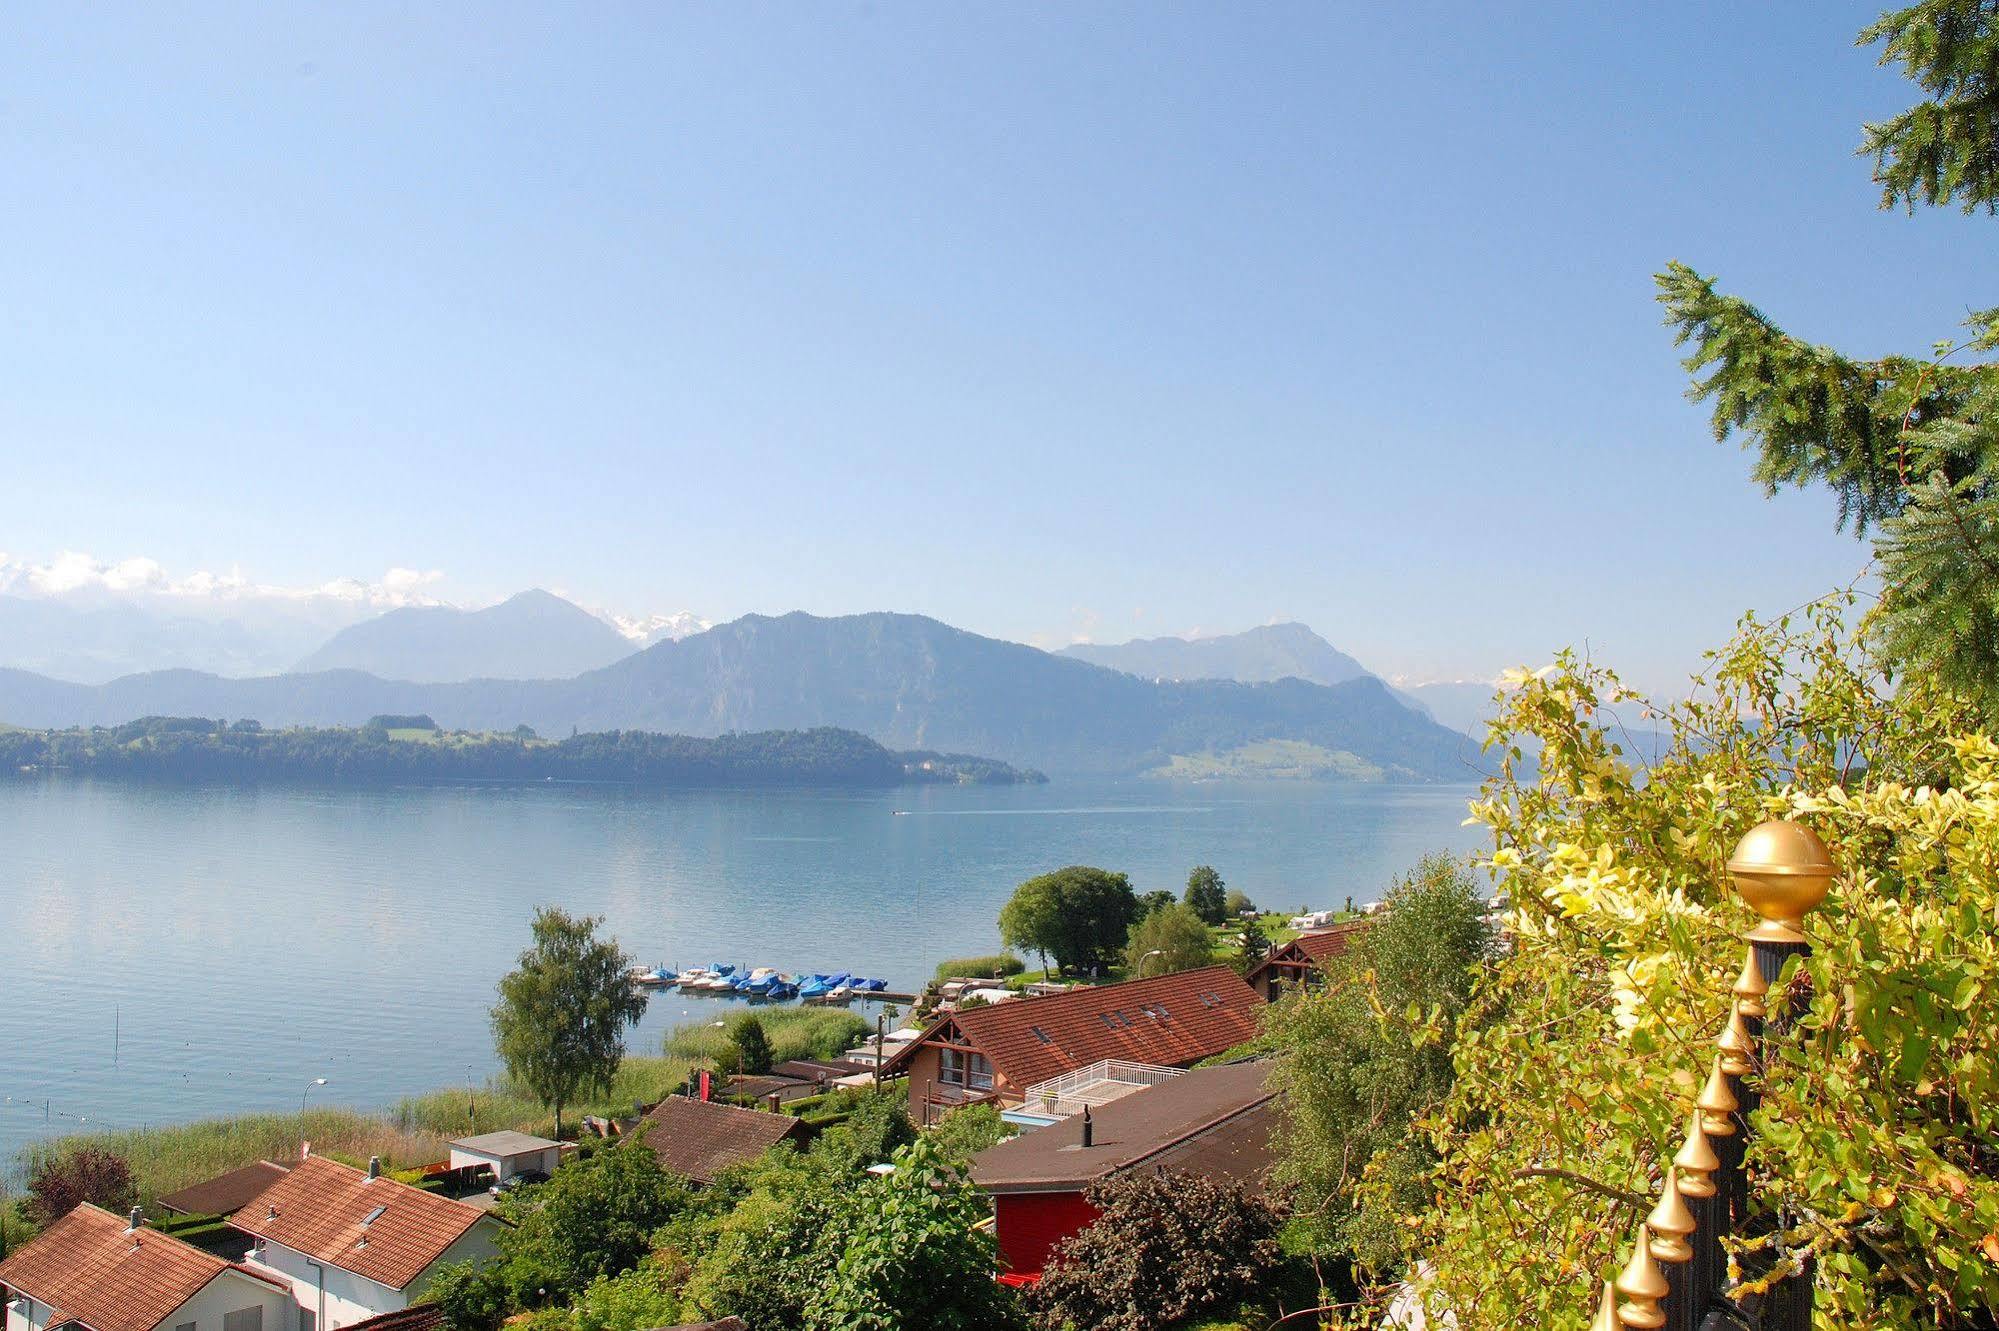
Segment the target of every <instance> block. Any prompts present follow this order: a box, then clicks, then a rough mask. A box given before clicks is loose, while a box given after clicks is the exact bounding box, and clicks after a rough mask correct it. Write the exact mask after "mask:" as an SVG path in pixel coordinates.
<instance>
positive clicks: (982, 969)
mask: <svg viewBox="0 0 1999 1331" xmlns="http://www.w3.org/2000/svg"><path fill="white" fill-rule="evenodd" d="M1026 969H1027V963H1026V962H1024V961H1022V960H1021V959H1020V958H1019V957H1016V956H1015V955H1014V954H1013V953H1011V952H995V953H994V954H993V955H991V956H989V957H953V958H951V959H950V960H949V961H940V962H938V963H937V978H938V979H939V980H950V979H957V978H961V977H962V978H964V979H967V980H983V979H986V978H988V977H990V978H992V979H995V980H1003V979H1005V978H1006V977H1007V976H1009V975H1018V974H1020V973H1021V972H1022V971H1024V970H1026Z"/></svg>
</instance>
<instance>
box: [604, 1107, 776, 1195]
mask: <svg viewBox="0 0 1999 1331" xmlns="http://www.w3.org/2000/svg"><path fill="white" fill-rule="evenodd" d="M641 1126H642V1127H643V1128H644V1131H643V1132H641V1133H639V1134H638V1136H637V1138H636V1140H637V1141H639V1142H640V1143H642V1144H643V1145H645V1146H647V1147H649V1148H650V1149H651V1150H652V1153H653V1154H654V1155H657V1156H658V1157H659V1162H660V1163H661V1164H662V1165H665V1166H666V1167H667V1168H668V1169H670V1170H672V1171H673V1172H674V1173H676V1174H679V1175H681V1176H682V1177H684V1178H691V1179H693V1180H694V1181H695V1182H696V1183H713V1182H714V1181H715V1176H716V1175H717V1174H719V1173H721V1172H722V1171H723V1170H724V1169H727V1168H728V1167H729V1166H730V1165H740V1164H744V1163H746V1162H748V1161H751V1160H754V1159H756V1158H757V1157H758V1156H760V1155H762V1154H763V1153H764V1152H765V1151H768V1150H769V1149H770V1148H771V1147H773V1146H775V1145H777V1144H778V1143H779V1142H781V1141H784V1140H785V1139H786V1138H788V1137H791V1136H793V1135H795V1134H797V1133H799V1132H800V1131H801V1130H802V1129H803V1128H804V1124H803V1123H802V1122H801V1121H800V1120H798V1119H795V1118H793V1117H792V1116H791V1115H789V1114H772V1113H768V1112H766V1111H764V1110H760V1109H743V1108H739V1107H738V1106H736V1105H721V1104H715V1103H713V1102H709V1101H702V1100H696V1099H694V1098H693V1097H691V1096H686V1095H669V1096H668V1097H666V1099H664V1100H662V1101H660V1102H659V1104H658V1105H657V1106H655V1107H654V1108H653V1111H652V1112H651V1113H650V1114H647V1115H646V1117H645V1122H644V1124H642V1125H641Z"/></svg>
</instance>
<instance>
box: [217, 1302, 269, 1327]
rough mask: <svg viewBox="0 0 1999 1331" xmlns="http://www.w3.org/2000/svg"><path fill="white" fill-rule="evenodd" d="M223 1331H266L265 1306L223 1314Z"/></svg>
mask: <svg viewBox="0 0 1999 1331" xmlns="http://www.w3.org/2000/svg"><path fill="white" fill-rule="evenodd" d="M222 1331H264V1305H263V1304H261V1303H260V1304H258V1305H257V1306H256V1307H254V1308H238V1309H237V1310H236V1311H235V1312H233V1313H224V1314H222Z"/></svg>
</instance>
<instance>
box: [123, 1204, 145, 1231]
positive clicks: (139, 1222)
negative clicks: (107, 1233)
mask: <svg viewBox="0 0 1999 1331" xmlns="http://www.w3.org/2000/svg"><path fill="white" fill-rule="evenodd" d="M145 1223H146V1213H145V1212H144V1211H142V1210H140V1209H139V1208H138V1207H136V1206H135V1207H133V1208H132V1227H131V1228H130V1229H128V1230H126V1231H125V1232H126V1233H127V1234H136V1233H138V1232H139V1230H140V1229H142V1228H143V1227H144V1226H145Z"/></svg>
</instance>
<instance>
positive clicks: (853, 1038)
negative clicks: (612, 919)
mask: <svg viewBox="0 0 1999 1331" xmlns="http://www.w3.org/2000/svg"><path fill="white" fill-rule="evenodd" d="M745 1015H748V1014H738V1015H737V1017H736V1018H735V1020H738V1021H740V1020H741V1019H742V1017H743V1016H745ZM756 1016H757V1019H758V1020H760V1021H761V1022H763V1024H764V1032H765V1034H767V1035H768V1036H769V1037H770V1042H771V1049H772V1052H773V1053H774V1054H775V1056H776V1057H777V1059H778V1060H779V1061H783V1060H785V1059H789V1058H831V1057H833V1056H834V1055H836V1054H839V1053H841V1052H842V1051H844V1050H846V1049H849V1048H851V1047H853V1046H854V1045H855V1044H858V1043H859V1042H860V1040H861V1038H862V1037H863V1036H865V1035H866V1034H867V1033H868V1032H869V1030H870V1029H871V1028H870V1027H869V1025H868V1023H867V1022H866V1021H865V1020H863V1019H862V1018H860V1017H858V1016H855V1015H854V1014H853V1013H851V1012H843V1011H840V1010H838V1009H835V1008H768V1009H765V1010H763V1011H760V1012H758V1013H757V1014H756ZM734 1052H735V1051H734V1045H733V1044H732V1043H731V1042H730V1040H729V1035H728V1030H727V1029H726V1028H725V1029H722V1030H717V1029H715V1028H714V1027H713V1026H712V1025H711V1024H709V1023H706V1022H696V1023H693V1024H690V1025H686V1026H682V1027H680V1028H678V1029H677V1030H675V1031H673V1032H671V1033H670V1034H668V1036H667V1037H666V1047H665V1052H664V1053H663V1054H662V1055H659V1056H653V1057H641V1056H628V1057H627V1058H626V1059H625V1061H624V1064H623V1066H621V1067H620V1068H619V1070H618V1075H617V1076H616V1077H615V1078H614V1079H613V1080H612V1082H611V1086H610V1088H609V1089H608V1090H607V1091H605V1092H604V1093H603V1094H594V1093H593V1094H592V1095H590V1096H589V1098H588V1099H587V1100H586V1101H585V1102H584V1103H580V1104H574V1105H565V1106H563V1122H564V1124H565V1125H568V1126H573V1125H574V1124H575V1123H576V1121H577V1120H578V1119H579V1118H580V1117H581V1116H582V1115H584V1114H600V1115H603V1116H605V1117H607V1118H608V1117H612V1116H618V1115H628V1114H630V1113H631V1112H632V1106H633V1105H635V1104H640V1103H644V1104H651V1103H652V1102H654V1101H656V1100H659V1099H661V1098H663V1097H664V1096H667V1095H669V1094H671V1093H673V1092H674V1091H676V1090H678V1089H680V1087H681V1086H682V1085H684V1084H685V1082H686V1080H687V1074H688V1071H689V1069H690V1068H691V1067H692V1066H693V1065H695V1064H697V1063H701V1064H707V1065H710V1066H717V1067H727V1066H728V1065H729V1061H730V1059H731V1058H732V1057H733V1055H734ZM508 1128H511V1129H513V1130H515V1131H519V1132H532V1133H536V1134H539V1135H541V1136H548V1135H550V1134H552V1133H553V1132H554V1130H555V1115H554V1113H553V1112H551V1111H550V1110H549V1109H548V1108H547V1107H546V1106H544V1105H542V1104H541V1102H540V1101H538V1100H537V1099H536V1098H535V1097H534V1096H533V1094H531V1093H530V1092H529V1091H527V1090H526V1088H524V1087H522V1086H520V1085H518V1084H516V1083H514V1082H512V1081H510V1080H509V1079H507V1078H506V1077H504V1076H502V1077H496V1078H494V1079H492V1080H491V1081H489V1082H487V1083H486V1084H485V1085H483V1086H479V1087H476V1088H459V1089H445V1090H437V1091H431V1092H428V1093H427V1094H424V1095H413V1096H408V1097H406V1098H404V1099H403V1100H400V1101H398V1102H397V1103H396V1104H395V1105H394V1106H393V1107H391V1108H389V1109H387V1110H384V1111H381V1112H379V1113H370V1112H364V1111H361V1110H355V1109H342V1108H339V1107H336V1106H324V1107H315V1108H312V1109H308V1110H306V1111H305V1112H304V1113H302V1114H239V1115H234V1116H231V1117H228V1118H214V1119H205V1120H202V1121H200V1122H196V1123H181V1124H173V1125H168V1126H162V1127H146V1128H130V1129H125V1130H121V1131H114V1132H92V1133H78V1134H74V1135H72V1136H67V1137H60V1138H56V1139H53V1140H50V1141H45V1142H39V1143H37V1144H35V1145H33V1146H30V1147H28V1148H27V1149H26V1150H24V1151H23V1152H22V1153H21V1163H22V1164H23V1165H24V1166H25V1167H26V1172H29V1173H32V1172H33V1171H34V1168H35V1166H36V1164H37V1162H38V1161H41V1160H44V1159H47V1158H49V1157H50V1156H54V1155H60V1154H62V1153H64V1152H65V1151H68V1150H70V1149H72V1148H74V1147H76V1146H79V1145H83V1144H85V1143H88V1144H90V1145H92V1146H99V1147H102V1148H104V1149H105V1150H109V1151H114V1152H116V1153H117V1154H119V1155H122V1156H124V1157H125V1159H127V1160H128V1161H130V1162H131V1165H132V1173H133V1176H134V1178H135V1179H136V1180H137V1181H138V1185H139V1200H140V1201H141V1202H142V1203H144V1204H146V1205H149V1206H150V1205H151V1204H152V1203H153V1202H154V1201H156V1200H157V1199H158V1198H159V1197H160V1196H161V1195H163V1194H165V1193H170V1192H175V1191H178V1190H179V1189H181V1188H185V1187H187V1186H189V1185H190V1184H194V1183H200V1182H202V1181H204V1180H206V1179H211V1178H214V1177H215V1176H216V1175H217V1174H222V1173H226V1172H228V1171H229V1170H232V1169H240V1168H241V1167H242V1166H244V1165H247V1164H250V1163H252V1162H253V1161H257V1160H290V1159H294V1158H296V1157H297V1155H298V1153H299V1148H300V1145H301V1144H302V1143H304V1142H311V1143H312V1149H313V1152H314V1153H315V1154H318V1155H328V1156H332V1157H333V1158H335V1159H339V1160H345V1161H347V1162H349V1163H351V1164H357V1165H358V1164H365V1163H366V1162H367V1161H368V1158H369V1157H370V1156H380V1157H382V1163H383V1164H384V1165H385V1166H386V1167H388V1168H390V1169H414V1168H419V1167H421V1166H424V1165H429V1164H435V1163H438V1162H440V1161H442V1160H444V1159H446V1158H447V1157H448V1156H449V1155H450V1153H451V1148H450V1141H451V1139H452V1138H454V1137H465V1136H470V1135H472V1134H474V1133H480V1132H498V1131H500V1130H502V1129H508Z"/></svg>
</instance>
